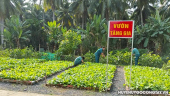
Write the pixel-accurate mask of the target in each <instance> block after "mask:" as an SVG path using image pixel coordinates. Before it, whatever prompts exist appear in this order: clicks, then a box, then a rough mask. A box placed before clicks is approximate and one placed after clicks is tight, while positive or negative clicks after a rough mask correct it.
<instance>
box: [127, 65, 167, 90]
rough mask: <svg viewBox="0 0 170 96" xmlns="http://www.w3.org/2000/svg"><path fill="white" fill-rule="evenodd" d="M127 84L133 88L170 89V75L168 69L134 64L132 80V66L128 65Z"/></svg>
mask: <svg viewBox="0 0 170 96" xmlns="http://www.w3.org/2000/svg"><path fill="white" fill-rule="evenodd" d="M124 70H125V77H126V85H128V86H131V87H130V88H131V89H132V90H154V91H158V90H168V91H170V82H169V79H170V75H169V72H168V71H165V70H163V69H159V68H153V67H141V66H132V74H131V76H132V77H131V82H130V66H126V67H125V68H124Z"/></svg>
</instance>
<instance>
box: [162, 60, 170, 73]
mask: <svg viewBox="0 0 170 96" xmlns="http://www.w3.org/2000/svg"><path fill="white" fill-rule="evenodd" d="M162 69H164V70H169V71H170V60H169V61H168V62H167V64H163V66H162Z"/></svg>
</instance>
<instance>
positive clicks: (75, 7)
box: [69, 0, 91, 29]
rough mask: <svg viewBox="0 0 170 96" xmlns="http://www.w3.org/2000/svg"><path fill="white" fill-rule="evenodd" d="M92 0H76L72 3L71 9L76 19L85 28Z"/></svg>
mask: <svg viewBox="0 0 170 96" xmlns="http://www.w3.org/2000/svg"><path fill="white" fill-rule="evenodd" d="M90 1H91V0H75V1H74V2H73V3H71V5H70V8H69V10H70V11H72V12H73V13H74V14H75V15H74V18H75V19H76V20H75V22H76V23H80V22H81V26H82V28H83V29H84V28H85V27H84V25H85V24H86V22H87V19H88V18H89V15H88V6H89V2H90Z"/></svg>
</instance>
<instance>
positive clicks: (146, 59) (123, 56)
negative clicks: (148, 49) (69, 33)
mask: <svg viewBox="0 0 170 96" xmlns="http://www.w3.org/2000/svg"><path fill="white" fill-rule="evenodd" d="M111 54H113V52H112V51H111V52H109V57H108V63H109V64H114V65H130V63H131V52H125V53H123V52H119V51H118V52H116V53H115V54H114V55H111ZM84 56H85V61H86V62H87V61H88V62H95V56H94V54H93V53H90V52H88V53H86V54H85V55H84ZM134 61H135V56H133V58H132V64H133V65H134V63H135V62H134ZM99 62H100V63H104V64H106V63H107V56H106V57H105V58H103V57H102V56H100V61H99ZM138 64H139V65H141V66H150V67H159V68H161V67H162V65H163V64H164V61H163V60H162V58H161V57H160V56H159V55H156V54H151V53H144V54H142V55H141V56H140V57H139V61H138Z"/></svg>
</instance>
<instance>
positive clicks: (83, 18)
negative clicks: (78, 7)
mask: <svg viewBox="0 0 170 96" xmlns="http://www.w3.org/2000/svg"><path fill="white" fill-rule="evenodd" d="M82 29H84V14H83V15H82Z"/></svg>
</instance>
